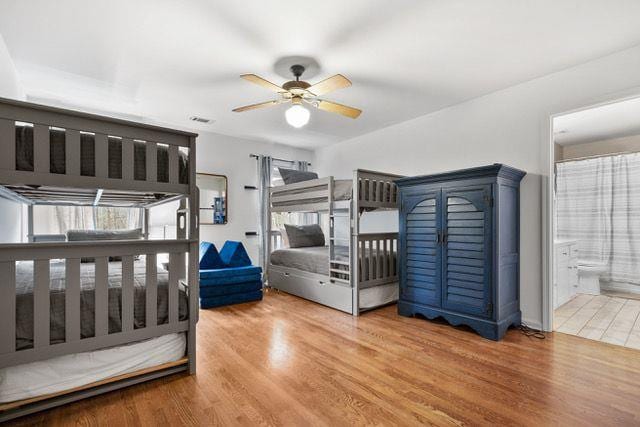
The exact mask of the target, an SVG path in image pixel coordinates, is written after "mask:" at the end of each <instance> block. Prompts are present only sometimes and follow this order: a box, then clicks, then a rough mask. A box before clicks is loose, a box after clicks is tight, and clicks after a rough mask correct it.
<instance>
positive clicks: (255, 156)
mask: <svg viewBox="0 0 640 427" xmlns="http://www.w3.org/2000/svg"><path fill="white" fill-rule="evenodd" d="M249 157H253V158H254V159H258V158H259V157H260V155H259V154H253V153H251V154H249ZM272 159H273V160H279V161H281V162H294V161H295V160H289V159H279V158H278V157H272ZM309 166H311V163H310V162H309Z"/></svg>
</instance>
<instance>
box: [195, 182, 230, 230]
mask: <svg viewBox="0 0 640 427" xmlns="http://www.w3.org/2000/svg"><path fill="white" fill-rule="evenodd" d="M196 185H197V186H198V189H199V190H200V224H204V225H207V224H209V225H213V224H226V223H227V221H228V211H227V206H228V204H229V202H228V196H227V190H228V182H227V177H226V176H225V175H216V174H211V173H200V172H198V173H196Z"/></svg>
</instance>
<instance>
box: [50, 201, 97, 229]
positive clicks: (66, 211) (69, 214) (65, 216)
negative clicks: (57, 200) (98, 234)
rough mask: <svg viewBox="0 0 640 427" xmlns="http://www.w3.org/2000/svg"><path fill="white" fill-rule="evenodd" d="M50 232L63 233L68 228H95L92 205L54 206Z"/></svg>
mask: <svg viewBox="0 0 640 427" xmlns="http://www.w3.org/2000/svg"><path fill="white" fill-rule="evenodd" d="M53 214H54V215H53V217H54V221H53V224H52V226H53V230H51V232H52V233H55V234H64V233H66V232H67V231H68V230H93V229H94V228H95V223H94V216H93V207H92V206H54V207H53Z"/></svg>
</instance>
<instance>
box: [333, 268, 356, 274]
mask: <svg viewBox="0 0 640 427" xmlns="http://www.w3.org/2000/svg"><path fill="white" fill-rule="evenodd" d="M329 271H330V272H332V273H340V274H347V275H349V274H351V272H350V271H349V270H340V269H339V268H330V269H329Z"/></svg>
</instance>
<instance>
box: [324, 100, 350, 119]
mask: <svg viewBox="0 0 640 427" xmlns="http://www.w3.org/2000/svg"><path fill="white" fill-rule="evenodd" d="M314 105H315V106H316V107H317V108H319V109H321V110H324V111H328V112H330V113H338V114H342V115H343V116H347V117H351V118H352V119H357V118H358V116H359V115H360V113H362V110H358V109H357V108H353V107H348V106H346V105H342V104H337V103H335V102H329V101H322V100H319V101H318V102H317V103H314Z"/></svg>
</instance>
